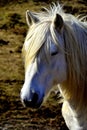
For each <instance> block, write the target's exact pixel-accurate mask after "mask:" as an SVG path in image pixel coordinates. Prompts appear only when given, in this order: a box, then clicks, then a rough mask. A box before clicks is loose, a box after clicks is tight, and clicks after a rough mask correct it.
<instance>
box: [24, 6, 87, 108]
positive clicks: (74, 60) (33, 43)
mask: <svg viewBox="0 0 87 130" xmlns="http://www.w3.org/2000/svg"><path fill="white" fill-rule="evenodd" d="M46 11H47V13H46V12H45V13H38V14H37V15H38V17H39V19H40V22H39V23H37V24H35V25H32V26H31V27H30V29H29V32H28V34H27V37H26V39H25V44H24V47H23V55H24V57H25V68H27V66H28V65H29V64H30V63H31V62H32V61H33V59H34V58H35V57H36V55H37V53H38V52H39V50H40V48H41V47H42V46H43V45H44V44H45V43H46V40H47V38H48V34H49V33H48V32H50V34H51V37H52V38H53V39H54V42H55V41H56V38H57V37H55V36H56V34H55V30H54V28H53V27H52V28H50V27H51V23H52V21H53V18H54V16H55V15H56V13H59V14H60V15H61V16H62V17H63V20H64V29H63V38H64V43H65V48H64V51H65V55H66V62H67V66H68V67H67V68H68V81H67V83H65V84H63V85H62V86H63V87H64V93H65V97H66V98H67V97H69V98H70V99H72V98H73V97H74V98H75V100H76V99H77V100H79V96H77V95H78V93H79V94H80V96H81V98H80V99H81V101H79V105H78V106H82V102H83V100H84V102H86V103H87V100H86V99H87V79H86V77H87V69H86V68H87V67H86V65H87V60H86V59H87V45H86V44H87V38H86V37H87V31H86V29H87V24H86V22H81V21H79V20H78V19H76V18H75V17H74V16H72V15H70V14H65V13H64V12H63V10H62V7H61V6H60V5H59V4H58V5H57V6H56V5H55V4H54V6H53V7H51V10H48V9H46ZM74 24H75V25H76V29H75V28H74V26H73V25H74ZM79 30H80V31H79ZM81 30H82V31H81ZM81 35H82V36H83V37H80V36H81ZM80 38H81V40H80ZM84 39H85V40H84ZM57 44H58V43H57ZM58 46H59V44H58ZM84 94H85V95H84ZM76 96H77V97H76ZM85 97H86V98H85Z"/></svg>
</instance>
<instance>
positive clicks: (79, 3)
mask: <svg viewBox="0 0 87 130" xmlns="http://www.w3.org/2000/svg"><path fill="white" fill-rule="evenodd" d="M65 3H66V6H65V10H66V11H67V12H68V13H72V14H74V15H77V14H79V13H81V14H87V2H86V0H71V1H69V0H67V1H65ZM44 5H45V6H48V5H47V4H46V3H44V2H41V3H37V2H36V3H33V2H22V0H20V1H19V2H17V3H10V4H9V5H8V4H7V5H6V6H3V7H2V6H1V7H0V130H23V129H24V130H67V128H66V126H65V123H64V120H63V118H62V116H61V109H60V108H61V104H60V105H59V104H58V96H57V95H55V93H54V91H52V93H51V95H50V97H49V98H48V100H47V101H46V102H45V103H44V104H43V106H42V107H41V108H40V109H38V110H32V109H26V108H24V107H23V106H22V104H21V101H20V90H21V87H22V84H23V82H24V68H23V62H22V56H21V48H22V45H23V42H24V37H25V35H26V32H27V25H26V22H25V11H26V10H27V9H29V10H35V11H37V10H39V9H41V7H42V6H44Z"/></svg>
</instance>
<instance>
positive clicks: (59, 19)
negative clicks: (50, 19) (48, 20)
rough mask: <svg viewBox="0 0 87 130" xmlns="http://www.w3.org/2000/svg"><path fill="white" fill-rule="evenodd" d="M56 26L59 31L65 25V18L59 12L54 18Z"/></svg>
mask: <svg viewBox="0 0 87 130" xmlns="http://www.w3.org/2000/svg"><path fill="white" fill-rule="evenodd" d="M54 27H55V28H56V29H58V31H61V29H62V27H63V19H62V17H61V16H60V15H59V14H56V17H55V19H54Z"/></svg>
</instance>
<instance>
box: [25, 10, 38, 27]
mask: <svg viewBox="0 0 87 130" xmlns="http://www.w3.org/2000/svg"><path fill="white" fill-rule="evenodd" d="M26 21H27V24H28V26H29V27H30V26H31V25H32V24H34V23H37V22H39V19H38V18H37V17H36V15H35V14H34V13H32V12H30V11H29V10H27V11H26Z"/></svg>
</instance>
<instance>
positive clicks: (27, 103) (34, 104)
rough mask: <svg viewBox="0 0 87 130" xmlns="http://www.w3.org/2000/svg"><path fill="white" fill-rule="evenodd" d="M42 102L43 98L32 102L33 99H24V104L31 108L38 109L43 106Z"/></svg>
mask: <svg viewBox="0 0 87 130" xmlns="http://www.w3.org/2000/svg"><path fill="white" fill-rule="evenodd" d="M42 102H43V100H42V101H40V102H37V103H35V102H32V101H27V100H24V101H23V105H24V106H25V107H29V108H34V109H38V108H40V107H41V105H42Z"/></svg>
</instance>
